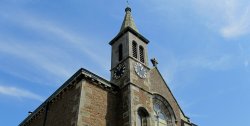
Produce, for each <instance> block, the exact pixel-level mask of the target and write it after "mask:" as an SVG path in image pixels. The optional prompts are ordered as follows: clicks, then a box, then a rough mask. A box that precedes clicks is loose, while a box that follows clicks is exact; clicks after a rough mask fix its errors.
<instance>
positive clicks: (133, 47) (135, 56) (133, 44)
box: [132, 41, 137, 58]
mask: <svg viewBox="0 0 250 126" xmlns="http://www.w3.org/2000/svg"><path fill="white" fill-rule="evenodd" d="M132 51H133V57H134V58H137V43H136V42H135V41H133V43H132Z"/></svg>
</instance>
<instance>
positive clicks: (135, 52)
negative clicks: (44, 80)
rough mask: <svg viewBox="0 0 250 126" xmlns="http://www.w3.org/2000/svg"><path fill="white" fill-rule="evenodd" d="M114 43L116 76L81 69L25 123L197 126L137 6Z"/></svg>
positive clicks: (28, 125)
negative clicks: (162, 67)
mask: <svg viewBox="0 0 250 126" xmlns="http://www.w3.org/2000/svg"><path fill="white" fill-rule="evenodd" d="M125 12H126V15H125V18H124V21H123V24H122V27H121V29H120V32H119V33H118V35H117V36H116V37H115V38H114V39H113V40H111V41H110V43H109V44H110V45H111V46H112V56H111V57H112V58H111V80H110V81H108V80H106V79H104V78H102V77H100V76H98V75H96V74H94V73H92V72H90V71H88V70H86V69H83V68H82V69H80V70H79V71H77V72H76V73H75V74H74V75H73V76H72V77H71V78H70V79H69V80H67V81H66V82H65V83H64V84H63V85H62V86H61V87H60V88H59V89H58V90H57V91H55V92H54V93H53V94H52V95H51V96H50V97H49V98H48V99H47V100H46V101H45V102H44V103H43V104H41V105H40V106H39V107H38V108H37V109H36V110H35V111H34V112H33V113H31V114H30V115H29V116H28V117H27V118H26V119H25V120H24V121H23V122H21V123H20V124H19V126H196V125H195V124H193V123H191V122H190V120H189V118H188V117H187V116H186V115H185V114H184V113H183V111H182V109H181V108H180V106H179V105H178V102H177V101H176V99H175V98H174V96H173V94H172V93H171V90H170V89H169V87H168V86H167V83H166V82H165V81H164V79H163V77H162V75H161V74H160V72H159V70H158V68H157V61H156V60H155V59H152V60H151V62H152V64H153V67H150V66H149V63H148V61H149V60H148V49H147V45H148V44H149V41H148V40H147V39H146V38H145V37H144V36H142V35H141V34H140V33H139V31H138V29H137V28H136V25H135V23H134V21H133V18H132V15H131V8H129V7H127V8H126V9H125Z"/></svg>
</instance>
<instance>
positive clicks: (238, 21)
mask: <svg viewBox="0 0 250 126" xmlns="http://www.w3.org/2000/svg"><path fill="white" fill-rule="evenodd" d="M193 1H194V3H195V5H196V7H197V8H196V11H197V12H198V13H199V14H200V16H202V17H205V18H206V19H208V20H207V23H208V25H207V26H209V27H211V28H214V29H215V31H218V33H220V34H221V35H222V36H223V37H224V38H237V37H241V36H243V35H247V34H249V32H250V22H249V20H250V11H249V9H250V3H249V1H246V0H209V1H208V0H193Z"/></svg>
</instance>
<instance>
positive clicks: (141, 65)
mask: <svg viewBox="0 0 250 126" xmlns="http://www.w3.org/2000/svg"><path fill="white" fill-rule="evenodd" d="M131 11H132V10H131V8H130V7H126V9H125V12H126V14H125V17H124V20H123V23H122V26H121V29H120V31H119V33H118V34H117V36H116V37H115V38H114V39H113V40H111V41H110V43H109V44H110V45H111V46H112V53H111V55H112V56H111V57H112V58H111V82H113V83H114V84H116V85H118V86H119V87H123V86H125V85H126V84H129V83H134V82H133V79H135V78H138V79H146V78H147V71H149V68H148V49H147V44H148V43H149V41H148V40H147V39H146V38H145V37H143V36H142V35H141V34H140V33H139V30H138V29H137V27H136V25H135V22H134V20H133V17H132V14H131ZM138 79H137V80H138ZM134 84H136V83H134Z"/></svg>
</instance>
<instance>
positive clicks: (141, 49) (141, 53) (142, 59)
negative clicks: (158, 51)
mask: <svg viewBox="0 0 250 126" xmlns="http://www.w3.org/2000/svg"><path fill="white" fill-rule="evenodd" d="M139 52H140V61H141V62H143V63H144V48H143V47H142V46H140V47H139Z"/></svg>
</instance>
